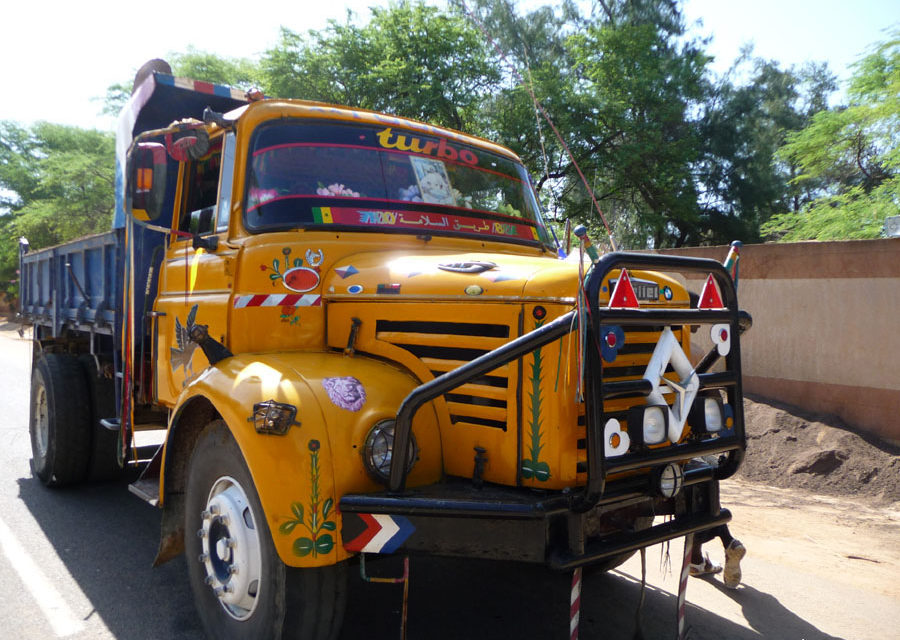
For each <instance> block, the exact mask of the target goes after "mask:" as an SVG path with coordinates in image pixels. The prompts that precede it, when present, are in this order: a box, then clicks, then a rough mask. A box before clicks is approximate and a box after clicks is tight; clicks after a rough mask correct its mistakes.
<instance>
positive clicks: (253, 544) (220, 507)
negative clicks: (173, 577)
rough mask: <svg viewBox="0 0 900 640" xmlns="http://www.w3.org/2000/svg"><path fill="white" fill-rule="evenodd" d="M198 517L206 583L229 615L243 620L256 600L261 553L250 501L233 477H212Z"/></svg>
mask: <svg viewBox="0 0 900 640" xmlns="http://www.w3.org/2000/svg"><path fill="white" fill-rule="evenodd" d="M200 518H201V522H202V526H201V528H200V530H199V531H198V532H197V535H198V536H200V538H201V541H202V544H201V548H202V553H201V554H200V557H199V558H198V560H199V561H200V563H201V564H202V565H203V567H204V569H205V570H206V584H207V585H208V586H209V588H210V589H211V590H212V592H213V593H214V594H215V596H216V598H217V599H218V601H219V604H221V605H222V608H223V609H225V612H226V613H227V614H228V615H229V616H231V617H232V618H234V619H235V620H246V619H248V618H249V617H250V616H251V615H253V612H254V610H255V609H256V605H257V602H258V601H259V595H260V594H259V590H260V589H261V588H262V579H261V577H262V554H261V552H260V539H259V529H258V527H257V523H256V521H255V519H254V514H253V510H252V509H251V508H250V501H249V500H248V499H247V494H246V492H245V491H244V489H243V487H241V485H240V484H239V483H238V482H237V480H235V479H234V478H231V477H227V476H226V477H222V478H219V479H218V480H216V482H215V484H213V486H212V489H210V492H209V497H208V499H207V501H206V509H204V510H203V511H202V512H201V514H200Z"/></svg>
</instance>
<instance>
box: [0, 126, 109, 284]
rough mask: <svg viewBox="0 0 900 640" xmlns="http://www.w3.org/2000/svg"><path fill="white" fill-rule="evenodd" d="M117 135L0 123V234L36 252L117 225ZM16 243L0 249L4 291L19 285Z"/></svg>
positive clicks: (65, 127) (0, 277)
mask: <svg viewBox="0 0 900 640" xmlns="http://www.w3.org/2000/svg"><path fill="white" fill-rule="evenodd" d="M114 158H115V140H114V137H113V135H112V134H110V133H105V132H100V131H94V130H85V129H79V128H77V127H69V126H64V125H57V124H50V123H46V122H39V123H37V124H35V125H34V126H32V127H27V128H26V127H21V126H19V125H17V124H15V123H13V122H8V121H4V122H0V233H2V237H4V238H7V239H12V240H14V239H15V238H18V237H19V236H25V237H26V238H28V240H29V242H30V243H31V246H32V248H43V247H47V246H51V245H55V244H59V243H60V242H64V241H66V240H69V239H71V238H74V237H77V236H81V235H85V234H90V233H100V232H102V231H106V230H108V229H109V227H110V224H111V222H112V213H113V207H114V194H113V191H114V185H115V160H114ZM17 261H18V253H17V244H16V243H15V242H14V241H8V242H5V243H4V244H3V245H2V248H0V287H6V288H9V283H10V282H11V281H13V280H15V270H16V268H17Z"/></svg>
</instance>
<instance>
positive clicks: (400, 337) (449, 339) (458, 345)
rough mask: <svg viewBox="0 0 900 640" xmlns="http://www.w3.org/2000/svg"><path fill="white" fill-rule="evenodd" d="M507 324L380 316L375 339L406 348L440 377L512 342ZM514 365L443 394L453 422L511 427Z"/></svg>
mask: <svg viewBox="0 0 900 640" xmlns="http://www.w3.org/2000/svg"><path fill="white" fill-rule="evenodd" d="M509 334H510V329H509V327H508V326H506V325H502V324H484V323H469V322H434V321H418V320H378V321H377V322H376V326H375V338H376V339H377V340H381V341H384V342H388V343H390V344H392V345H394V346H396V347H399V348H401V349H405V350H407V351H409V352H410V353H412V354H413V355H414V356H416V357H417V358H419V359H420V360H421V361H422V362H423V363H424V364H425V366H427V367H428V369H429V370H430V371H431V373H432V374H433V375H434V376H435V377H437V376H439V375H441V374H443V373H446V372H448V371H452V370H453V369H456V368H457V367H460V366H462V365H464V364H466V363H467V362H470V361H472V360H474V359H475V358H477V357H478V356H481V355H484V354H485V353H487V352H488V351H491V350H492V349H496V348H497V347H500V346H502V345H504V344H506V343H507V342H508V341H509ZM509 371H510V367H509V366H503V367H499V368H497V369H495V370H493V371H489V372H488V373H487V374H486V375H483V376H481V377H479V378H475V379H474V380H472V381H471V382H469V383H468V384H464V385H462V386H460V387H458V388H457V389H455V390H454V391H453V393H448V394H446V395H445V396H444V399H445V400H446V402H447V408H448V410H449V411H450V419H451V420H452V422H453V424H464V425H469V426H479V427H491V428H495V429H502V430H503V431H506V428H507V404H506V400H507V395H508V393H509V391H508V390H509Z"/></svg>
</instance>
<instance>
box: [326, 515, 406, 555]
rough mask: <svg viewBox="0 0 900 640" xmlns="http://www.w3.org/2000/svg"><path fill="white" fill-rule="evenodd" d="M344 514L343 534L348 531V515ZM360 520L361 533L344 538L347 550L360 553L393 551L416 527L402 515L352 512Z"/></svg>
mask: <svg viewBox="0 0 900 640" xmlns="http://www.w3.org/2000/svg"><path fill="white" fill-rule="evenodd" d="M349 515H350V514H346V513H345V514H344V532H343V533H344V535H345V536H346V534H347V532H348V527H347V525H348V524H349V523H348V517H347V516H349ZM353 515H355V516H356V517H357V518H359V519H360V520H361V521H362V524H363V526H364V528H363V530H362V532H361V533H359V534H358V535H354V537H353V538H352V539H351V540H345V542H344V548H345V549H346V550H347V551H358V552H360V553H394V551H396V550H397V549H399V548H400V547H401V545H403V543H404V542H406V541H407V539H408V538H409V537H410V536H411V535H412V534H413V532H414V531H415V530H416V528H415V527H414V526H413V525H412V523H411V522H410V521H409V520H407V519H406V518H404V517H403V516H388V515H384V514H380V513H356V514H353Z"/></svg>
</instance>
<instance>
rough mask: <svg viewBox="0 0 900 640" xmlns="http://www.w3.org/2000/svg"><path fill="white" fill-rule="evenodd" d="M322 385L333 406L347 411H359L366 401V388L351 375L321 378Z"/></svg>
mask: <svg viewBox="0 0 900 640" xmlns="http://www.w3.org/2000/svg"><path fill="white" fill-rule="evenodd" d="M322 386H323V387H325V391H326V392H327V393H328V397H329V399H330V400H331V401H332V402H333V403H334V404H335V406H338V407H340V408H341V409H346V410H347V411H359V410H360V409H362V406H363V405H364V404H365V402H366V390H365V388H364V387H363V385H362V383H361V382H360V381H359V380H357V379H356V378H354V377H353V376H342V377H338V378H323V379H322Z"/></svg>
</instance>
